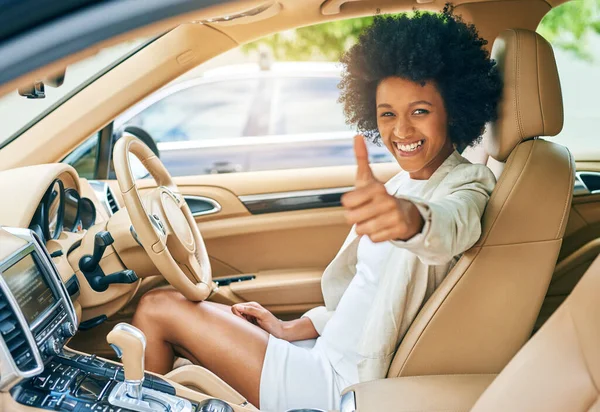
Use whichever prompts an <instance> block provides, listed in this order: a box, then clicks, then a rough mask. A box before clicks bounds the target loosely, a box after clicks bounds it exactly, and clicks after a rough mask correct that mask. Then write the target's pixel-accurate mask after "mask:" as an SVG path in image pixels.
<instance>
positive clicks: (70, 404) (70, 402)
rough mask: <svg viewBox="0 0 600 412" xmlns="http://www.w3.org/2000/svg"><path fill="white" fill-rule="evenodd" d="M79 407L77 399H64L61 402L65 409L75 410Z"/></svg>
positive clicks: (62, 407)
mask: <svg viewBox="0 0 600 412" xmlns="http://www.w3.org/2000/svg"><path fill="white" fill-rule="evenodd" d="M76 407H77V401H76V400H75V399H64V400H63V401H62V402H61V403H60V409H61V410H63V411H69V412H70V411H73V410H75V408H76Z"/></svg>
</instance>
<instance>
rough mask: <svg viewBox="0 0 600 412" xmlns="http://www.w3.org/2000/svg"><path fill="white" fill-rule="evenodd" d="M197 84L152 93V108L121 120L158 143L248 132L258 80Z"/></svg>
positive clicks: (186, 83)
mask: <svg viewBox="0 0 600 412" xmlns="http://www.w3.org/2000/svg"><path fill="white" fill-rule="evenodd" d="M197 83H198V81H196V80H194V81H192V82H182V83H179V84H175V85H173V86H170V87H167V88H165V89H163V90H162V91H159V92H158V93H156V94H154V95H152V96H151V97H150V98H149V99H148V100H149V101H151V102H152V103H151V104H150V105H149V106H148V107H146V108H144V109H143V110H142V111H141V112H139V113H138V114H136V115H135V116H133V117H132V118H131V119H122V120H121V121H123V120H125V122H124V124H123V126H129V125H133V126H138V127H141V128H143V129H144V130H146V131H147V132H148V133H150V135H151V136H152V138H153V139H154V141H155V142H156V143H163V142H182V141H202V140H205V139H220V138H226V137H241V136H244V135H245V134H246V133H248V130H247V126H248V123H249V119H250V112H251V108H252V107H253V103H254V99H255V98H256V92H257V89H258V81H257V80H256V79H251V80H233V81H219V82H215V83H208V82H207V83H204V84H197ZM148 100H147V101H148ZM147 101H146V102H147ZM117 123H119V122H117Z"/></svg>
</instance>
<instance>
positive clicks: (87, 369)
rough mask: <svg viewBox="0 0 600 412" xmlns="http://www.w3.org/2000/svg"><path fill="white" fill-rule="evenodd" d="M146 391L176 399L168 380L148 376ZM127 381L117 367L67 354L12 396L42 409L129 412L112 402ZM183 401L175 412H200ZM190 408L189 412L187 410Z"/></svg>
mask: <svg viewBox="0 0 600 412" xmlns="http://www.w3.org/2000/svg"><path fill="white" fill-rule="evenodd" d="M144 378H145V379H144V382H143V387H144V388H147V389H152V390H153V391H156V392H158V393H160V394H166V395H171V396H174V395H175V388H174V387H173V386H172V385H170V384H169V383H167V382H166V381H165V380H163V379H161V378H159V377H156V376H153V375H150V374H145V377H144ZM124 380H125V375H124V370H123V368H122V367H121V366H120V365H118V364H115V363H111V362H108V361H104V360H101V359H98V358H96V357H95V356H94V355H81V354H77V353H74V352H71V351H69V350H65V351H64V352H63V353H62V354H61V355H59V356H55V357H53V358H52V359H51V360H50V361H49V362H48V363H47V364H46V365H45V367H44V370H43V371H42V372H41V373H40V374H38V375H37V376H35V377H33V378H30V379H25V380H23V381H21V382H20V383H19V384H17V385H15V386H13V388H12V389H11V390H10V393H11V395H12V397H13V399H15V400H16V401H17V402H18V403H20V404H22V405H28V406H33V407H36V408H40V409H47V410H53V411H56V410H60V411H74V412H80V411H81V412H87V411H102V412H116V411H129V410H131V409H129V408H126V407H119V406H114V405H112V404H111V403H110V401H109V398H110V396H111V394H112V393H113V391H114V389H115V388H116V387H117V386H118V385H119V384H120V383H122V382H123V381H124ZM187 403H188V404H187V405H185V404H184V400H182V401H181V405H180V408H178V409H176V408H172V409H171V410H173V411H181V412H183V411H197V410H198V404H197V403H192V402H189V401H187ZM186 406H187V408H185V407H186Z"/></svg>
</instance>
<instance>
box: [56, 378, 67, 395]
mask: <svg viewBox="0 0 600 412" xmlns="http://www.w3.org/2000/svg"><path fill="white" fill-rule="evenodd" d="M70 383H71V380H70V379H68V378H65V377H63V378H60V379H59V380H58V382H57V384H56V386H55V388H54V390H56V391H59V392H64V391H65V390H66V389H67V387H68V386H69V384H70Z"/></svg>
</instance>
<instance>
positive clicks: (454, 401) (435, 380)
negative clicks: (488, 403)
mask: <svg viewBox="0 0 600 412" xmlns="http://www.w3.org/2000/svg"><path fill="white" fill-rule="evenodd" d="M495 377H496V375H440V376H407V377H404V378H394V379H381V380H377V381H370V382H363V383H359V384H356V385H352V386H350V387H348V388H346V389H344V392H348V391H354V396H355V400H356V410H357V411H360V412H381V411H394V412H417V411H418V412H442V411H443V412H464V411H468V410H469V409H471V407H472V406H473V405H474V404H475V402H476V401H477V399H478V398H479V397H480V396H481V394H482V393H483V392H484V391H485V390H486V388H487V387H488V386H489V385H490V383H492V381H493V380H494V378H495Z"/></svg>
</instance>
